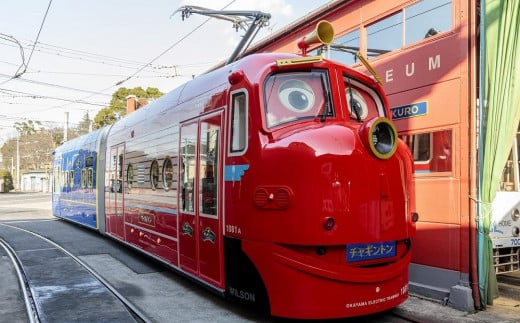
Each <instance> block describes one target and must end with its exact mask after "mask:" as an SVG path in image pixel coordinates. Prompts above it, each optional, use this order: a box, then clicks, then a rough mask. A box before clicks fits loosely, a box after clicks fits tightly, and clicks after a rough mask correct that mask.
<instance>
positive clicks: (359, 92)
mask: <svg viewBox="0 0 520 323" xmlns="http://www.w3.org/2000/svg"><path fill="white" fill-rule="evenodd" d="M344 81H345V88H346V90H345V96H346V99H347V104H348V108H349V113H350V118H351V119H353V120H356V121H358V122H362V121H365V120H368V119H371V118H375V117H378V116H381V115H384V114H382V109H383V108H382V104H381V103H379V104H378V103H376V102H375V99H374V97H373V96H371V95H370V94H369V93H368V92H367V91H366V90H364V89H361V88H360V84H355V85H354V84H352V81H351V80H349V79H348V78H345V80H344ZM327 86H328V82H327V77H326V75H325V74H324V73H323V72H319V71H313V72H293V73H280V74H274V75H271V76H270V77H269V78H268V79H267V81H266V84H265V99H266V104H265V118H266V125H267V128H274V127H276V126H278V125H282V124H285V123H289V122H294V121H299V120H303V119H309V118H317V117H323V116H331V115H333V114H334V111H332V109H330V108H329V105H330V102H328V100H329V99H328V98H327V93H330V90H329V89H327Z"/></svg>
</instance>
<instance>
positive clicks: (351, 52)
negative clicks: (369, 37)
mask: <svg viewBox="0 0 520 323" xmlns="http://www.w3.org/2000/svg"><path fill="white" fill-rule="evenodd" d="M360 37H361V36H360V31H359V29H356V30H354V31H352V32H350V33H348V34H345V35H343V36H340V37H338V38H337V39H335V40H334V44H332V45H331V46H330V47H331V51H330V59H332V60H335V61H338V62H341V63H343V64H345V65H352V64H355V63H356V62H357V57H356V53H357V52H359V42H360ZM325 47H326V46H323V48H325Z"/></svg>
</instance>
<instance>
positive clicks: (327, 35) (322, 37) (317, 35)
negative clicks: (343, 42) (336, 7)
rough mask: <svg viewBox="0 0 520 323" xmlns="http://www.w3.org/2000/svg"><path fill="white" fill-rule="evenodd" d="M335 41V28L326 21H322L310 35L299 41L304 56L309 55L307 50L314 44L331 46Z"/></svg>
mask: <svg viewBox="0 0 520 323" xmlns="http://www.w3.org/2000/svg"><path fill="white" fill-rule="evenodd" d="M333 40H334V28H333V27H332V24H331V23H330V22H328V21H326V20H321V21H320V22H318V24H317V25H316V28H315V29H314V31H313V32H312V33H310V34H309V35H307V36H305V37H302V38H301V39H300V40H299V41H298V47H299V48H300V49H301V50H302V51H303V55H306V54H307V48H309V45H312V44H320V43H321V44H323V45H330V44H331V43H332V41H333Z"/></svg>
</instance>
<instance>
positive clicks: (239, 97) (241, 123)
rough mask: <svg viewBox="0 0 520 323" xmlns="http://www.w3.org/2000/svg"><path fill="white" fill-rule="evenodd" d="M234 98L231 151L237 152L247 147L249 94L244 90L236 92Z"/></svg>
mask: <svg viewBox="0 0 520 323" xmlns="http://www.w3.org/2000/svg"><path fill="white" fill-rule="evenodd" d="M232 100H233V106H232V107H231V109H232V118H233V119H232V120H231V152H232V153H236V152H241V151H244V150H245V149H246V139H247V115H246V114H247V96H246V94H245V93H244V92H239V93H235V94H233V96H232Z"/></svg>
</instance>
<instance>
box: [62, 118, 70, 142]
mask: <svg viewBox="0 0 520 323" xmlns="http://www.w3.org/2000/svg"><path fill="white" fill-rule="evenodd" d="M68 135H69V112H68V111H67V112H65V127H63V142H67V141H68V140H69V136H68Z"/></svg>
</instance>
